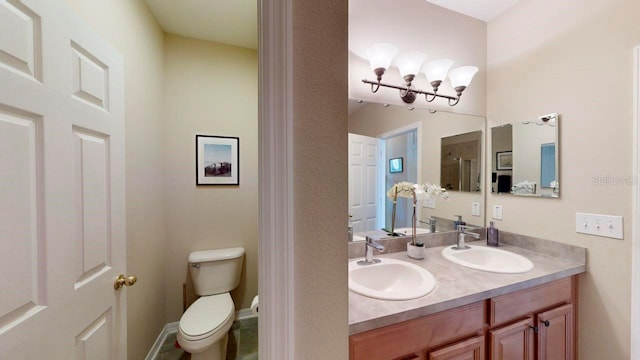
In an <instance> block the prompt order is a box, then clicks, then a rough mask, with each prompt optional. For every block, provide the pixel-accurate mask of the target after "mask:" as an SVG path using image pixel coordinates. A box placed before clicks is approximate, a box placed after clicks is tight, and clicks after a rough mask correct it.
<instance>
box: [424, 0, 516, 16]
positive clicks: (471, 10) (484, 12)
mask: <svg viewBox="0 0 640 360" xmlns="http://www.w3.org/2000/svg"><path fill="white" fill-rule="evenodd" d="M426 1H428V2H430V3H432V4H434V5H438V6H442V7H443V8H447V9H449V10H452V11H455V12H459V13H461V14H465V15H467V16H471V17H474V18H476V19H479V20H483V21H490V20H492V19H493V18H495V17H496V16H498V15H500V14H501V13H503V12H504V11H505V10H507V9H508V8H510V7H511V6H513V5H514V4H515V3H517V2H518V1H519V0H426Z"/></svg>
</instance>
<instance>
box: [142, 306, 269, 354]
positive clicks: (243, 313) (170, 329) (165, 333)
mask: <svg viewBox="0 0 640 360" xmlns="http://www.w3.org/2000/svg"><path fill="white" fill-rule="evenodd" d="M254 317H258V315H254V314H253V312H252V311H251V309H241V310H239V311H236V318H235V320H234V321H240V320H246V319H251V318H254ZM179 324H180V322H179V321H175V322H172V323H168V324H166V325H165V326H164V327H163V328H162V331H161V332H160V335H158V338H157V339H156V342H154V343H153V346H152V347H151V350H149V353H148V354H147V356H146V357H145V358H144V360H155V359H156V358H157V357H158V354H159V353H160V349H161V348H162V344H164V341H165V340H166V339H167V338H168V337H169V336H170V335H173V334H175V333H177V332H178V325H179Z"/></svg>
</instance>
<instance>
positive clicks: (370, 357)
mask: <svg viewBox="0 0 640 360" xmlns="http://www.w3.org/2000/svg"><path fill="white" fill-rule="evenodd" d="M486 314H487V311H486V302H484V301H481V302H477V303H474V304H470V305H465V306H461V307H458V308H455V309H450V310H446V311H442V312H439V313H435V314H431V315H426V316H423V317H419V318H417V319H413V320H408V321H405V322H401V323H398V324H393V325H389V326H385V327H382V328H378V329H374V330H370V331H366V332H362V333H359V334H355V335H351V337H350V338H349V359H351V360H413V359H416V360H428V359H429V357H428V353H429V351H431V350H433V349H438V348H441V350H443V352H442V353H441V355H440V357H438V358H437V359H440V360H443V359H460V358H459V357H446V356H447V355H446V354H447V352H446V350H445V349H442V347H444V346H445V345H449V344H457V343H459V342H461V341H462V342H463V341H464V340H467V339H471V338H475V337H478V336H482V335H483V333H484V329H485V326H486V325H485V324H486V322H487V319H486ZM484 342H485V341H484V340H482V343H483V344H482V346H483V348H484ZM451 351H454V350H451ZM462 359H466V357H463V358H462ZM471 359H475V358H473V357H472V358H471ZM479 359H484V358H479Z"/></svg>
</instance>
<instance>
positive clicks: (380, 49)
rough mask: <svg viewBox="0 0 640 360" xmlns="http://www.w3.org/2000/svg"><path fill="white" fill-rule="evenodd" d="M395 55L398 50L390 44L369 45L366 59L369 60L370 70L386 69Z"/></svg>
mask: <svg viewBox="0 0 640 360" xmlns="http://www.w3.org/2000/svg"><path fill="white" fill-rule="evenodd" d="M397 53H398V49H397V48H396V47H395V46H393V45H391V44H383V43H379V44H373V45H371V47H369V48H368V49H367V57H368V58H369V65H371V70H375V69H378V68H383V69H388V68H389V65H391V61H392V60H393V58H394V57H396V54H397Z"/></svg>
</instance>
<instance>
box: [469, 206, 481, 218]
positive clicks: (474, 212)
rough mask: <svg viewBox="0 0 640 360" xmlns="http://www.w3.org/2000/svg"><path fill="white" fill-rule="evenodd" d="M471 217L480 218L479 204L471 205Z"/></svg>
mask: <svg viewBox="0 0 640 360" xmlns="http://www.w3.org/2000/svg"><path fill="white" fill-rule="evenodd" d="M471 215H473V216H480V203H471Z"/></svg>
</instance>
